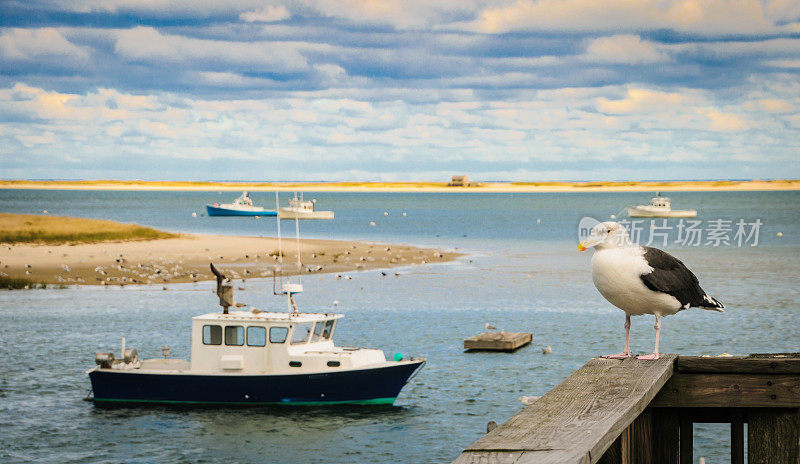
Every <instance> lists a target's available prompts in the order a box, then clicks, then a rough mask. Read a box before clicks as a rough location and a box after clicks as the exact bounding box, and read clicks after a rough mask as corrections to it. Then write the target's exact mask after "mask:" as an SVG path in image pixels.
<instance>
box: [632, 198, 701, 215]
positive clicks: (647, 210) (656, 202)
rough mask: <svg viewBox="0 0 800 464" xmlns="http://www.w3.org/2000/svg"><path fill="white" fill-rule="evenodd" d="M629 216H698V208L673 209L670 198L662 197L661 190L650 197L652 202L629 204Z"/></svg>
mask: <svg viewBox="0 0 800 464" xmlns="http://www.w3.org/2000/svg"><path fill="white" fill-rule="evenodd" d="M628 216H630V217H673V218H690V217H695V216H697V210H694V209H672V203H671V201H670V199H669V198H667V197H662V196H661V194H660V193H659V192H656V196H655V197H653V198H652V199H650V204H647V205H638V206H628Z"/></svg>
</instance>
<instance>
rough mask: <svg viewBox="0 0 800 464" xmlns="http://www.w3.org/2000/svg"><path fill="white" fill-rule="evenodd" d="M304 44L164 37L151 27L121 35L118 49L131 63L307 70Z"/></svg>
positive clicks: (263, 69)
mask: <svg viewBox="0 0 800 464" xmlns="http://www.w3.org/2000/svg"><path fill="white" fill-rule="evenodd" d="M299 48H300V44H297V43H288V42H231V41H222V40H206V39H194V38H189V37H182V36H177V35H166V34H162V33H160V32H159V31H157V30H156V29H153V28H151V27H137V28H134V29H127V30H122V31H119V32H118V33H117V41H116V47H115V50H116V52H117V53H119V54H120V55H122V56H123V57H126V58H128V59H131V60H139V61H144V60H148V61H149V60H160V61H168V62H184V63H189V64H192V63H195V64H197V62H198V61H199V60H200V61H202V60H208V61H210V62H214V63H227V64H229V65H230V64H234V65H240V66H248V67H249V68H248V69H249V70H254V71H265V70H266V71H269V72H276V71H289V72H296V71H303V70H306V69H307V68H308V62H307V61H306V59H305V58H304V57H303V56H302V55H301V54H300V53H299V51H298V49H299Z"/></svg>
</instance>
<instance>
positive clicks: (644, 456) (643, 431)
mask: <svg viewBox="0 0 800 464" xmlns="http://www.w3.org/2000/svg"><path fill="white" fill-rule="evenodd" d="M622 437H623V441H622V464H652V462H653V413H652V411H651V410H650V409H645V410H644V411H642V413H641V414H639V417H637V418H636V419H634V420H633V423H631V425H630V427H628V433H627V434H623V435H622ZM625 437H627V441H628V443H627V445H626V443H625V439H624V438H625Z"/></svg>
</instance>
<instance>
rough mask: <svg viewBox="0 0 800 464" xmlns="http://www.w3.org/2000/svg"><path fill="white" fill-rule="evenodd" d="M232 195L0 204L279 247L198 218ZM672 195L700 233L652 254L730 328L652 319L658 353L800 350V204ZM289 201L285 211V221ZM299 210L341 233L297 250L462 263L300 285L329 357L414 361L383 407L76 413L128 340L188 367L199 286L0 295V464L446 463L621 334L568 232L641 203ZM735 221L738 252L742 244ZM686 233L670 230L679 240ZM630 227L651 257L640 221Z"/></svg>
mask: <svg viewBox="0 0 800 464" xmlns="http://www.w3.org/2000/svg"><path fill="white" fill-rule="evenodd" d="M235 196H236V193H232V192H222V193H220V192H217V191H213V192H113V191H29V190H0V211H1V212H19V213H37V212H38V213H40V212H42V211H43V210H47V211H48V212H49V213H51V214H59V215H70V216H83V217H93V218H104V219H113V220H118V221H124V222H137V223H140V224H145V225H150V226H153V227H156V228H160V229H165V230H171V231H179V232H200V233H217V234H230V235H265V236H270V235H275V232H276V225H275V220H274V219H269V218H261V219H252V218H209V217H205V216H200V213H202V212H203V204H204V203H207V202H211V203H213V202H223V201H224V202H227V201H229V200H232V199H233V198H234V197H235ZM251 196H252V197H253V199H254V201H255V202H256V203H257V204H262V205H265V206H269V205H274V194H272V193H261V192H255V193H253V194H252V195H251ZM669 196H670V197H671V198H672V199H673V207H674V208H676V209H680V208H696V209H697V210H698V211H699V217H698V218H697V220H698V221H700V222H699V223H698V224H695V225H694V226H693V228H694V230H700V233H701V234H702V235H701V240H700V244H699V245H698V246H694V244H693V243H691V242H689V243H684V241H685V240H684V239H685V238H686V234H684V236H683V237H679V236H678V229H679V221H677V220H669V221H667V222H666V223H662V222H661V221H658V222H656V223H655V225H656V226H657V229H656V232H657V233H658V234H660V235H656V237H655V239H654V240H653V242H654V244H655V245H657V246H659V247H661V248H666V249H668V250H669V251H670V252H671V253H673V254H675V255H676V256H678V257H679V258H680V259H682V260H683V261H684V263H686V264H687V265H688V266H689V268H690V269H692V270H693V271H694V272H695V274H696V275H697V276H698V278H699V279H700V283H701V285H702V286H703V288H704V289H705V290H706V291H707V292H708V293H709V294H711V295H712V296H714V297H716V298H718V299H719V300H721V301H723V302H724V303H725V305H726V312H725V313H721V314H720V313H716V312H710V311H702V310H698V309H692V310H688V311H683V312H681V313H679V314H677V315H675V316H671V317H668V318H665V319H664V321H663V324H662V337H661V346H660V348H661V351H662V352H665V353H680V354H683V355H703V354H710V355H716V354H721V353H723V352H727V353H731V354H737V355H738V354H748V353H758V352H783V351H800V341H799V340H800V325H798V323H797V317H798V315H800V303H799V302H800V298H798V297H800V290H798V287H797V285H796V281H797V278H798V275H800V259H798V258H800V245H798V243H800V242H799V240H798V239H799V238H800V230H798V229H800V227H799V226H800V192H713V193H690V192H675V193H670V194H669ZM287 197H288V195H287V194H285V193H284V194H281V203H285V201H286V198H287ZM310 197H314V198H317V199H318V208H319V209H332V210H334V211H335V212H336V219H335V220H333V221H307V222H304V223H302V224H301V236H303V237H307V238H326V239H341V240H365V241H375V242H381V243H408V244H415V245H424V246H434V247H441V248H446V249H452V250H457V251H461V252H463V253H465V256H464V258H462V259H460V260H458V261H456V262H451V263H437V264H431V265H426V266H416V267H408V268H402V269H399V271H400V275H399V276H394V275H393V273H389V275H388V276H386V277H383V276H381V274H380V273H379V271H367V272H359V273H350V275H352V276H353V280H349V281H347V280H337V279H335V277H334V276H332V275H325V274H323V275H313V276H308V277H305V278H304V281H303V283H304V284H305V290H306V291H305V293H303V294H302V295H301V296H299V297H298V304H299V305H300V307H301V308H302V309H305V310H326V309H332V303H333V301H334V300H338V301H339V311H340V312H343V313H344V314H345V316H346V317H345V319H344V320H342V321H341V323H340V325H339V327H338V330H337V332H336V335H335V339H336V342H337V344H340V345H357V346H368V347H375V348H380V349H383V350H384V351H385V352H386V353H387V356H390V355H392V354H393V353H396V352H401V353H403V354H405V355H410V356H424V357H426V358H427V359H428V364H427V365H426V366H425V368H424V369H423V370H422V372H421V373H420V374H419V375H418V376H417V377H416V378H415V379H414V380H412V382H411V383H410V384H408V385H407V386H406V387H405V388H404V390H403V392H402V393H401V395H400V397H399V398H398V401H397V403H396V407H393V408H322V409H320V408H256V409H228V408H191V409H181V408H172V407H169V408H168V407H141V406H139V407H133V408H100V407H96V406H94V405H93V404H92V403H89V402H85V401H83V398H84V397H85V396H86V394H87V393H88V390H89V380H88V377H87V376H86V375H85V370H86V369H89V368H90V367H92V365H93V355H94V353H95V351H99V350H111V351H115V352H118V351H119V343H120V338H121V337H122V336H125V337H126V338H127V344H128V346H129V347H134V348H137V349H138V350H139V353H140V356H143V357H156V356H159V354H160V347H161V346H162V345H165V344H166V345H169V346H170V347H171V351H172V355H173V356H175V357H188V355H189V343H190V340H189V329H190V318H191V317H192V316H194V315H198V314H203V313H206V312H210V311H215V310H216V308H217V306H216V301H215V297H214V295H213V294H212V284H211V283H210V282H205V283H198V284H182V285H170V286H169V287H168V290H166V291H164V290H162V289H161V286H154V287H146V286H139V287H134V286H128V287H124V288H97V287H86V288H77V287H71V288H67V289H47V290H36V291H26V292H22V291H0V366H2V369H0V462H4V463H5V462H10V463H16V462H20V463H27V462H31V463H44V462H48V463H49V462H70V463H96V462H102V463H118V462H132V463H183V462H206V463H261V462H285V463H295V462H298V463H299V462H322V461H325V462H329V463H351V462H358V463H373V462H409V463H412V462H413V463H439V462H450V461H452V460H453V459H455V458H456V457H457V456H458V454H459V453H460V452H461V450H462V449H463V448H465V447H467V446H469V445H470V444H471V443H472V442H474V441H475V440H476V439H478V438H479V437H480V436H481V435H482V434H483V433H484V432H485V427H486V422H487V421H489V420H496V421H498V422H502V421H504V420H506V419H508V418H509V417H511V416H512V415H514V414H516V413H517V412H519V411H520V410H522V408H523V405H522V404H521V403H520V402H519V401H518V399H519V398H520V397H521V396H531V395H535V396H540V395H542V394H544V393H546V392H547V391H548V390H549V389H551V388H552V387H553V386H555V385H556V384H558V383H559V382H560V381H562V380H563V379H564V378H566V377H567V376H568V375H569V374H570V373H572V372H573V371H574V370H575V369H577V368H579V367H580V366H581V365H583V364H584V363H585V362H586V361H587V360H589V359H590V358H591V357H593V356H597V355H600V354H606V353H611V352H618V351H620V349H621V347H622V342H623V339H622V338H623V327H622V324H623V322H624V315H623V313H622V312H621V311H620V310H618V309H616V308H614V307H612V306H611V305H610V304H609V303H608V302H606V301H605V300H604V299H603V298H602V296H600V294H599V293H598V292H597V291H596V290H595V288H594V286H593V284H592V281H591V274H590V269H589V260H590V258H591V253H592V252H591V251H589V252H584V253H579V252H578V251H577V249H576V243H577V239H578V224H579V222H580V220H581V218H582V217H585V216H591V217H594V218H597V219H601V220H605V219H608V218H609V216H610V215H612V214H618V213H619V212H620V210H621V209H622V208H623V207H624V206H625V205H628V204H639V203H644V202H647V200H648V199H649V197H650V195H649V194H646V193H645V194H642V193H570V194H484V193H475V192H472V193H453V194H450V193H424V194H423V193H328V192H320V193H314V194H313V195H312V194H308V195H306V198H310ZM192 212H196V213H198V217H196V218H193V217H192V214H191V213H192ZM384 212H386V213H388V215H384ZM403 213H406V214H405V216H404V215H403ZM720 220H721V222H720ZM726 221H730V222H726ZM740 221H741V224H742V225H741V229H742V231H741V232H743V234H739V236H738V237H737V232H738V231H739V228H740V226H737V225H736V224H737V223H738V222H740ZM370 222H375V225H374V226H370ZM759 223H760V224H759ZM285 224H287V223H285ZM753 224H759V225H758V226H757V227H755V226H753ZM689 225H690V224H688V223H686V222H684V223H683V224H682V225H680V227H682V229H681V230H683V231H685V230H686V229H685V228H686V227H687V226H689ZM633 226H634V227H631V228H632V229H637V228H638V229H641V233H642V237H643V239H644V242H645V243H646V242H647V241H648V240H649V235H648V233H649V227H650V221H649V220H648V221H644V222H643V223H636V224H633ZM289 229H291V228H289ZM754 229H757V232H758V240H757V243H756V240H755V238H756V237H755V234H754V232H755V231H754ZM779 232H780V233H781V234H782V236H780V237H779V236H778V233H779ZM284 233H286V230H284ZM664 236H666V240H667V244H666V247H665V246H663V245H664ZM695 238H696V236H695ZM723 239H727V243H725V240H723ZM676 241H677V242H678V243H676ZM739 241H741V242H742V243H741V245H742V246H739V243H738V242H739ZM754 244H755V246H752V245H754ZM715 245H718V246H715ZM0 260H2V254H0ZM237 299H238V300H240V301H245V302H247V303H248V304H251V305H255V306H257V307H260V308H262V309H268V308H283V301H282V300H280V299H277V297H273V296H272V295H271V281H269V280H267V281H259V280H256V279H250V280H248V281H247V283H246V284H245V290H244V291H242V292H238V293H237ZM486 322H490V323H492V324H493V325H495V326H497V327H499V328H502V329H505V330H507V331H526V332H532V333H533V344H532V345H531V346H529V347H526V348H523V349H521V350H519V351H517V352H515V353H511V354H508V353H464V352H463V350H462V341H463V339H465V338H468V337H470V336H472V335H475V334H477V333H480V332H482V331H483V330H484V328H483V325H484V323H486ZM653 322H654V320H653V318H652V317H651V316H642V317H637V318H634V319H633V328H632V333H631V345H632V348H633V350H634V351H636V352H641V353H648V352H650V351H651V350H652V343H653V328H652V326H653ZM547 345H549V346H551V347H552V349H553V352H552V354H549V355H543V354H542V352H541V350H540V348H541V347H542V346H547ZM728 440H729V433H728V427H727V426H726V425H719V424H717V425H711V424H708V425H706V424H699V425H696V431H695V456H696V457H700V456H704V457H706V462H707V463H717V462H728V461H729V456H728V454H727V453H728V445H729V441H728Z"/></svg>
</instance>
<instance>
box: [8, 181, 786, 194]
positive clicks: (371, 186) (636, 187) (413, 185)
mask: <svg viewBox="0 0 800 464" xmlns="http://www.w3.org/2000/svg"><path fill="white" fill-rule="evenodd" d="M0 189H4V190H12V189H31V190H132V191H157V190H165V191H215V190H216V191H242V190H248V191H253V192H264V191H269V192H274V191H280V192H292V191H303V192H424V193H506V192H508V193H566V192H649V191H662V192H675V191H690V192H711V191H776V190H800V179H784V180H746V181H725V180H717V181H648V182H638V181H637V182H634V181H631V182H626V181H620V182H612V181H608V182H596V181H588V182H486V183H483V184H482V185H480V186H472V187H448V186H447V184H446V183H444V182H441V183H436V182H331V183H327V182H308V183H301V182H180V181H175V182H172V181H115V180H98V181H27V180H19V181H17V180H0Z"/></svg>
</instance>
